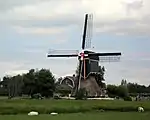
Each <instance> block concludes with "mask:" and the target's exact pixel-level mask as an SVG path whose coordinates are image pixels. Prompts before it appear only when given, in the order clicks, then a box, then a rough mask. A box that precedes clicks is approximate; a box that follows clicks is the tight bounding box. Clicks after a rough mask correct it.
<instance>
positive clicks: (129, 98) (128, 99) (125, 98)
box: [124, 96, 132, 101]
mask: <svg viewBox="0 0 150 120" xmlns="http://www.w3.org/2000/svg"><path fill="white" fill-rule="evenodd" d="M124 101H132V98H131V97H130V96H126V97H124Z"/></svg>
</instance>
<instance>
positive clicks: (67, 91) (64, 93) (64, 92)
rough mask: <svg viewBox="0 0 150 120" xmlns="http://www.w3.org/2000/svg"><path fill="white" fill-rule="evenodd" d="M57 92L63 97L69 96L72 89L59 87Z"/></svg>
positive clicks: (63, 86) (66, 86)
mask: <svg viewBox="0 0 150 120" xmlns="http://www.w3.org/2000/svg"><path fill="white" fill-rule="evenodd" d="M55 92H56V93H60V94H61V95H62V96H68V94H71V88H70V87H69V86H68V85H57V86H56V90H55Z"/></svg>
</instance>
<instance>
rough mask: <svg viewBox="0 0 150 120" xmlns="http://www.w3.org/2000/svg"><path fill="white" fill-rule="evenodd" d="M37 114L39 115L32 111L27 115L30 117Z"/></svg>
mask: <svg viewBox="0 0 150 120" xmlns="http://www.w3.org/2000/svg"><path fill="white" fill-rule="evenodd" d="M38 114H39V113H38V112H34V111H32V112H29V113H28V115H30V116H33V115H38Z"/></svg>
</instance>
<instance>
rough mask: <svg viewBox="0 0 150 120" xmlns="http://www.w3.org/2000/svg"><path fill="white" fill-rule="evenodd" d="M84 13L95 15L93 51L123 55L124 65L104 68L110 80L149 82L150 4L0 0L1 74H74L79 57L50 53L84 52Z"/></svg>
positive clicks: (108, 0) (125, 0)
mask: <svg viewBox="0 0 150 120" xmlns="http://www.w3.org/2000/svg"><path fill="white" fill-rule="evenodd" d="M85 13H93V22H94V25H93V27H94V28H93V37H92V46H93V47H94V50H95V51H98V52H105V51H107V52H108V51H109V52H114V51H119V52H122V58H121V61H120V62H117V63H103V64H102V65H104V66H105V68H106V73H105V78H106V82H107V83H111V84H120V81H121V79H127V81H128V82H129V81H130V82H137V83H140V84H145V85H148V84H150V47H149V46H150V22H149V21H150V0H143V1H142V0H0V40H1V43H0V54H1V57H0V76H1V77H3V76H4V75H6V74H17V73H22V72H26V71H28V70H29V69H30V68H39V69H40V68H48V69H49V68H50V69H51V71H52V72H53V73H54V74H56V75H58V76H61V75H65V74H71V73H74V71H75V69H76V66H77V59H76V58H67V59H51V58H47V57H46V54H47V52H48V50H49V49H75V50H76V49H77V50H80V48H81V39H82V33H83V31H82V30H83V22H84V15H85Z"/></svg>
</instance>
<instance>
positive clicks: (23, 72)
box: [5, 70, 29, 76]
mask: <svg viewBox="0 0 150 120" xmlns="http://www.w3.org/2000/svg"><path fill="white" fill-rule="evenodd" d="M28 72H29V70H13V71H7V72H6V73H5V74H6V75H8V76H15V75H22V74H25V73H28Z"/></svg>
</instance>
